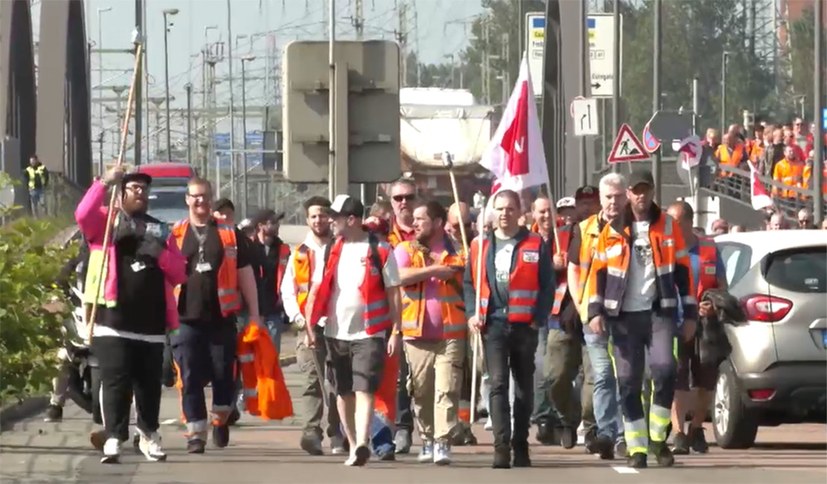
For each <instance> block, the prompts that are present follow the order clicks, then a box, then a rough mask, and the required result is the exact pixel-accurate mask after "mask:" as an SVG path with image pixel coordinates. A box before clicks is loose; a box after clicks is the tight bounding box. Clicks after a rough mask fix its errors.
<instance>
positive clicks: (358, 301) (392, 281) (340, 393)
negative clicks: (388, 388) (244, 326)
mask: <svg viewBox="0 0 827 484" xmlns="http://www.w3.org/2000/svg"><path fill="white" fill-rule="evenodd" d="M330 208H331V211H332V213H333V217H334V224H335V232H336V235H337V238H336V241H335V242H333V243H332V246H331V248H330V250H329V256H328V257H327V261H326V263H325V268H324V275H323V277H322V281H321V282H320V283H319V284H318V285H314V288H313V289H312V292H311V300H309V302H308V306H309V307H308V311H309V312H310V317H309V318H308V322H309V325H308V326H307V328H308V331H307V335H308V339H309V342H310V344H311V345H315V344H317V343H316V333H315V331H313V330H312V328H313V327H314V326H315V325H316V324H318V323H319V321H320V320H321V318H322V317H326V318H327V321H326V323H325V326H324V336H325V344H326V345H327V352H328V361H329V363H330V365H331V370H332V373H333V382H334V386H335V388H336V395H337V397H336V403H337V407H338V409H339V418H341V420H342V422H343V423H344V429H345V434H346V435H347V438H348V441H349V442H350V451H351V453H350V456H349V457H348V459H347V460H346V461H345V465H348V466H363V465H365V463H367V461H368V459H369V458H370V447H369V445H370V443H369V439H370V423H371V419H372V417H373V410H374V395H375V394H376V391H377V389H378V388H379V383H380V381H381V380H382V371H383V367H384V363H385V361H384V360H385V353H386V352H387V354H388V356H395V355H397V349H398V348H399V344H400V343H401V341H400V334H401V332H400V325H399V314H400V309H401V308H400V306H401V303H400V295H399V284H400V282H399V270H398V268H397V266H396V259H395V258H394V257H393V255H392V253H391V248H390V246H388V245H387V244H385V243H382V242H379V241H378V240H377V239H376V238H375V237H374V236H371V235H369V234H368V233H367V232H366V231H365V230H364V228H363V226H362V224H363V216H364V212H365V208H364V206H363V205H362V202H360V201H358V200H356V199H354V198H351V197H349V196H347V195H339V196H337V197H336V199H335V200H334V201H333V204H332V205H331V207H330ZM389 332H390V335H388V333H389ZM319 344H321V342H319Z"/></svg>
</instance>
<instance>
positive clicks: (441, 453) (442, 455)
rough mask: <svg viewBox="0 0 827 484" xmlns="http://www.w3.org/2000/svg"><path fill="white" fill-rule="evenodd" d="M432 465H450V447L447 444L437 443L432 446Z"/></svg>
mask: <svg viewBox="0 0 827 484" xmlns="http://www.w3.org/2000/svg"><path fill="white" fill-rule="evenodd" d="M434 464H436V465H438V466H447V465H450V464H451V446H450V445H449V444H448V442H437V443H436V445H435V446H434Z"/></svg>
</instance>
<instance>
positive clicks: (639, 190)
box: [588, 170, 698, 468]
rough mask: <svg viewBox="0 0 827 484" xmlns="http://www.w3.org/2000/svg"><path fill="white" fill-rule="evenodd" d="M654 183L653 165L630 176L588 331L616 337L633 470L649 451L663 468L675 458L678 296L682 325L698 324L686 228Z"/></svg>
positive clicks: (601, 263)
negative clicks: (658, 200)
mask: <svg viewBox="0 0 827 484" xmlns="http://www.w3.org/2000/svg"><path fill="white" fill-rule="evenodd" d="M654 187H655V183H654V179H653V177H652V173H651V172H649V171H648V170H646V171H636V172H633V173H632V174H631V176H630V179H629V185H628V188H627V190H626V196H627V198H628V199H629V205H628V206H627V207H626V208H625V209H624V211H623V212H621V214H620V216H619V217H617V218H615V220H613V221H612V222H611V223H610V224H607V225H606V226H605V227H604V228H603V231H602V232H601V234H600V237H599V238H598V240H597V248H596V255H595V257H594V260H593V262H592V267H591V270H590V274H589V294H590V296H589V305H588V316H589V329H590V330H591V331H592V332H593V333H595V334H604V333H606V332H608V334H609V336H610V337H611V341H612V353H613V357H614V364H615V372H616V374H617V383H618V387H619V390H620V399H621V400H620V405H621V408H622V409H623V421H624V427H625V433H626V444H627V446H628V447H627V449H628V454H629V461H628V465H629V467H633V468H643V467H646V466H647V455H648V454H650V453H651V454H652V455H654V456H655V458H656V459H657V462H658V465H659V466H661V467H671V466H672V465H674V463H675V458H674V457H673V455H672V451H671V450H670V449H669V447H667V445H666V433H667V429H668V427H669V424H670V416H671V415H670V413H671V412H670V409H671V408H672V400H673V398H674V393H675V379H676V376H677V373H676V362H675V356H674V354H673V337H674V335H675V332H676V321H677V319H678V299H679V298H680V302H681V304H682V307H683V315H684V328H693V327H694V326H695V324H696V320H697V317H698V303H697V299H696V297H695V293H694V290H695V289H694V284H693V280H692V272H691V268H690V262H689V256H688V254H687V251H686V244H685V242H684V237H683V234H682V231H681V227H680V225H679V224H678V223H676V222H675V220H674V219H673V218H672V217H670V216H669V215H667V214H666V213H665V212H663V211H661V209H660V207H658V206H657V205H655V204H654V203H653V199H654V196H655V194H654V191H655V188H654ZM687 334H688V332H685V334H684V337H686V335H687ZM689 336H690V337H692V336H694V335H689ZM687 339H688V338H687ZM647 353H648V362H649V367H650V371H651V375H652V383H653V387H654V390H653V392H652V404H651V407H650V409H649V415H648V425H647V418H646V417H647V415H646V413H645V412H644V409H643V401H642V399H641V389H642V388H643V374H644V370H645V365H646V355H647Z"/></svg>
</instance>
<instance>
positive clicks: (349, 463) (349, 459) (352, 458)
mask: <svg viewBox="0 0 827 484" xmlns="http://www.w3.org/2000/svg"><path fill="white" fill-rule="evenodd" d="M345 465H346V466H350V467H353V466H355V465H356V454H354V453H353V452H351V453H350V455H348V456H347V460H345Z"/></svg>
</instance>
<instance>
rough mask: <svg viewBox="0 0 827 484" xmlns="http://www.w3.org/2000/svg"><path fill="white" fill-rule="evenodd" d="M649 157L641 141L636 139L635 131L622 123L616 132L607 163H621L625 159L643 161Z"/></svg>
mask: <svg viewBox="0 0 827 484" xmlns="http://www.w3.org/2000/svg"><path fill="white" fill-rule="evenodd" d="M648 159H649V153H647V152H646V149H645V148H644V147H643V143H641V142H640V140H639V139H637V136H635V132H634V131H632V128H630V127H629V125H628V124H626V123H623V125H621V126H620V130H618V132H617V138H615V142H614V145H613V146H612V152H611V153H609V160H608V161H609V163H623V162H626V161H643V160H648Z"/></svg>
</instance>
